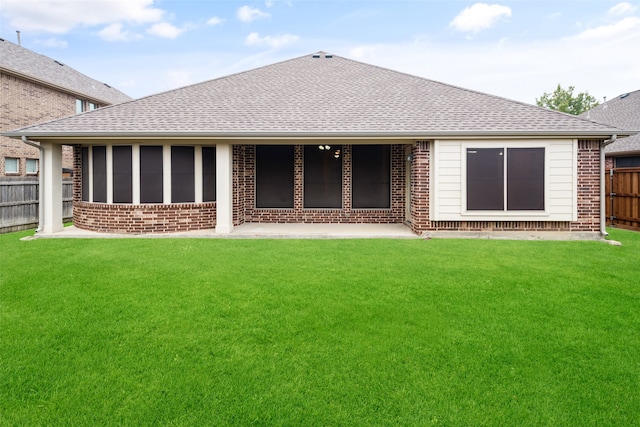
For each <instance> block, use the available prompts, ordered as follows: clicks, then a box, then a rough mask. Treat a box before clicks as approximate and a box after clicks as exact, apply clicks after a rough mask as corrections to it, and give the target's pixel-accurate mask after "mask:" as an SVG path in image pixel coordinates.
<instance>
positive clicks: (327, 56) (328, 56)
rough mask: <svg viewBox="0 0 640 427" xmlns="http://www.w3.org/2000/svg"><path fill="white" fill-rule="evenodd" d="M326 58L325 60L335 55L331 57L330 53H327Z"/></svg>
mask: <svg viewBox="0 0 640 427" xmlns="http://www.w3.org/2000/svg"><path fill="white" fill-rule="evenodd" d="M324 57H325V58H333V55H331V54H330V53H327V54H326V55H325V56H324Z"/></svg>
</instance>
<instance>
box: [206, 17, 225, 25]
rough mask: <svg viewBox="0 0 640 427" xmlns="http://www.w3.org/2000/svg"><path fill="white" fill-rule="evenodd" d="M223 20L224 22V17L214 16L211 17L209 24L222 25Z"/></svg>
mask: <svg viewBox="0 0 640 427" xmlns="http://www.w3.org/2000/svg"><path fill="white" fill-rule="evenodd" d="M223 22H224V19H222V18H218V17H217V16H214V17H212V18H209V20H208V21H207V25H220V24H222V23H223Z"/></svg>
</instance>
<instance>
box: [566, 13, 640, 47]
mask: <svg viewBox="0 0 640 427" xmlns="http://www.w3.org/2000/svg"><path fill="white" fill-rule="evenodd" d="M626 34H635V35H638V34H640V18H637V17H628V18H624V19H622V20H621V21H618V22H616V23H614V24H611V25H602V26H600V27H596V28H590V29H588V30H585V31H583V32H581V33H580V34H578V35H576V36H574V37H571V38H573V39H575V40H590V41H597V40H607V39H612V38H615V37H618V36H624V35H626ZM629 46H631V45H630V44H629Z"/></svg>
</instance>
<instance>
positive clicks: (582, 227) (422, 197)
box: [410, 140, 601, 234]
mask: <svg viewBox="0 0 640 427" xmlns="http://www.w3.org/2000/svg"><path fill="white" fill-rule="evenodd" d="M600 143H601V140H579V141H578V186H577V187H578V220H577V221H576V222H568V221H567V222H565V221H429V220H428V217H429V145H428V144H427V143H426V142H419V143H417V144H416V146H415V147H414V149H413V163H412V171H411V192H412V197H411V217H412V221H411V224H410V225H411V229H412V230H413V231H414V232H415V233H417V234H422V233H424V232H427V231H474V232H480V231H571V232H581V233H585V232H593V233H596V232H600Z"/></svg>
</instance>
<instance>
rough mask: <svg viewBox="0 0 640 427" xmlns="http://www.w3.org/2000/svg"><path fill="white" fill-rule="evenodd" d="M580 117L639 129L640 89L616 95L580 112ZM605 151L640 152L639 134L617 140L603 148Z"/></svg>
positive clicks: (608, 152) (629, 128) (619, 126)
mask: <svg viewBox="0 0 640 427" xmlns="http://www.w3.org/2000/svg"><path fill="white" fill-rule="evenodd" d="M580 117H583V118H585V119H588V120H593V121H595V122H599V123H605V124H608V125H613V126H616V127H618V128H621V129H625V130H635V131H640V90H636V91H635V92H629V93H624V94H622V95H620V96H617V97H615V98H613V99H611V100H609V101H607V102H605V103H604V104H601V105H598V106H597V107H595V108H592V109H591V110H589V111H586V112H584V113H582V114H580ZM605 153H606V154H611V155H620V154H638V153H640V134H637V135H634V136H630V137H628V138H623V139H619V140H617V141H616V142H614V143H613V144H611V145H608V146H607V147H606V148H605Z"/></svg>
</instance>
